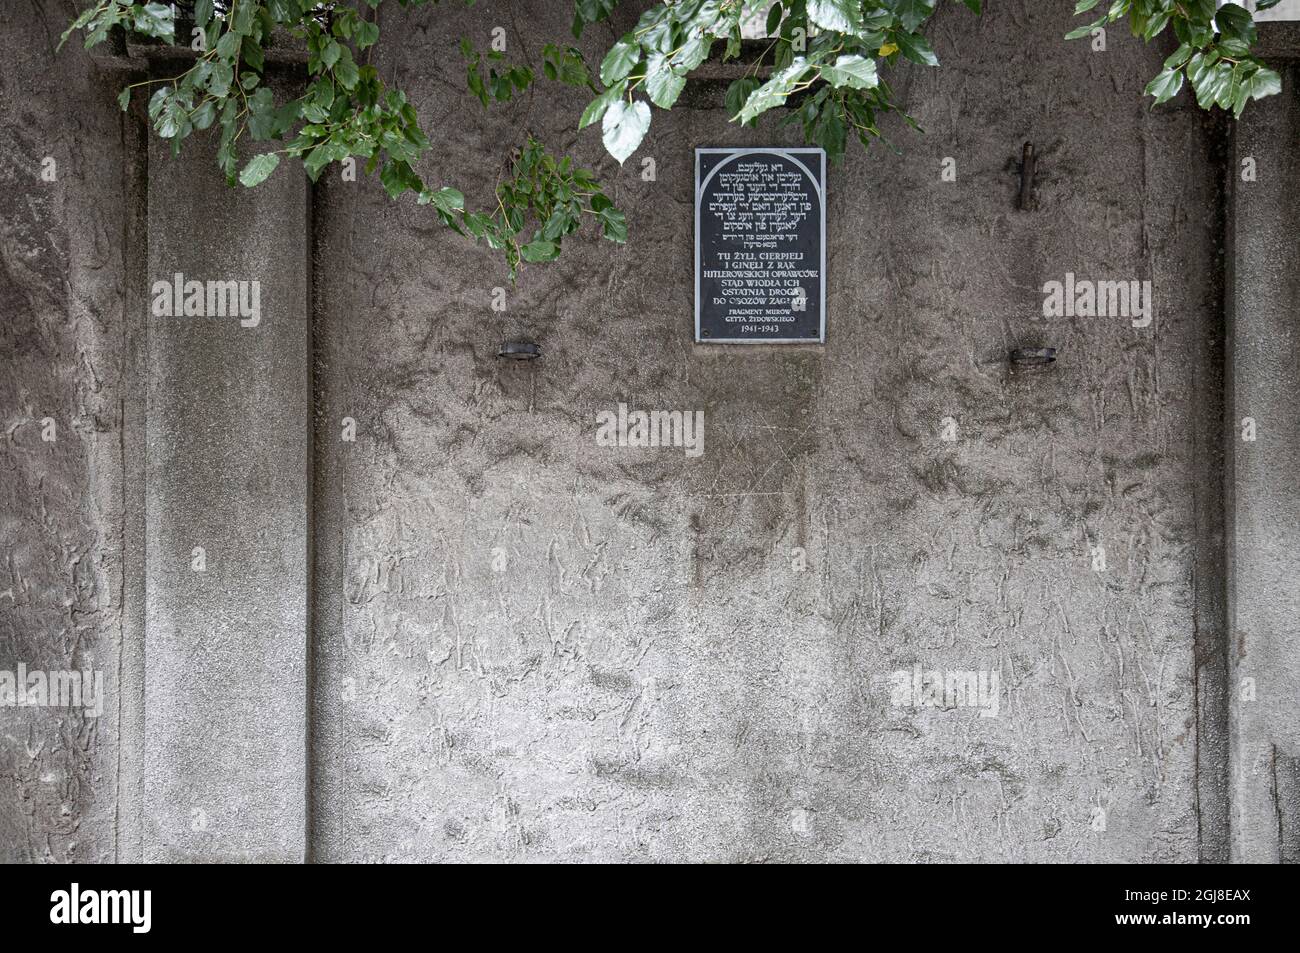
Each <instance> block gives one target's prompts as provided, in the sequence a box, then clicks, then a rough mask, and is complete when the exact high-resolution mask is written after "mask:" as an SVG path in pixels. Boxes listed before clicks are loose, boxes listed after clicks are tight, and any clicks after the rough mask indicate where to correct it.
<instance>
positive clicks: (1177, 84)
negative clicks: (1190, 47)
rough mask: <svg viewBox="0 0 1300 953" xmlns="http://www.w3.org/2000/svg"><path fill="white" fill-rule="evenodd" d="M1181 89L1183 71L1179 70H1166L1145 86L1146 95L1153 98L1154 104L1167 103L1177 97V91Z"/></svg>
mask: <svg viewBox="0 0 1300 953" xmlns="http://www.w3.org/2000/svg"><path fill="white" fill-rule="evenodd" d="M1182 88H1183V71H1182V70H1180V69H1166V70H1162V71H1161V72H1160V75H1158V76H1157V77H1156V78H1155V79H1153V80H1152V81H1151V82H1150V83H1148V84H1147V88H1146V90H1145V92H1146V95H1148V96H1154V97H1155V98H1156V104H1157V105H1159V104H1160V103H1164V102H1168V101H1169V100H1171V99H1173V98H1174V97H1175V96H1177V95H1178V91H1179V90H1180V89H1182Z"/></svg>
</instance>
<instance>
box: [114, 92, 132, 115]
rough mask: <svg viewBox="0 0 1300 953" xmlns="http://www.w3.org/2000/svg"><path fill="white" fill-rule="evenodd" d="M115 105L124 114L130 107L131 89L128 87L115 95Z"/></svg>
mask: <svg viewBox="0 0 1300 953" xmlns="http://www.w3.org/2000/svg"><path fill="white" fill-rule="evenodd" d="M117 104H118V105H119V106H121V107H122V112H126V110H127V108H128V107H129V106H130V105H131V87H130V86H128V87H126V88H125V89H123V90H122V91H121V92H120V93H118V94H117Z"/></svg>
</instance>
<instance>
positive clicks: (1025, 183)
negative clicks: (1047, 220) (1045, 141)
mask: <svg viewBox="0 0 1300 953" xmlns="http://www.w3.org/2000/svg"><path fill="white" fill-rule="evenodd" d="M1037 164H1038V157H1037V155H1036V154H1035V153H1034V144H1033V143H1032V142H1026V143H1025V148H1024V151H1023V152H1022V153H1021V156H1020V195H1019V197H1018V200H1017V203H1016V204H1017V207H1018V208H1019V209H1020V211H1022V212H1032V211H1034V210H1035V209H1037V208H1038V203H1037V202H1035V201H1034V172H1035V168H1036V166H1037Z"/></svg>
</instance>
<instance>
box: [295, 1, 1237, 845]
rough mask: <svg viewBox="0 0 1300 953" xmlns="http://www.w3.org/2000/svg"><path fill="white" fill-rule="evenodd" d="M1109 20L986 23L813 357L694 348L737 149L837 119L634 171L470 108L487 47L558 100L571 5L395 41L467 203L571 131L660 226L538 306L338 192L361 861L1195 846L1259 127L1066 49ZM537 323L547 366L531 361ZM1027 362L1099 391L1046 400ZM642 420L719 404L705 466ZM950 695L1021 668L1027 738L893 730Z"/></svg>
mask: <svg viewBox="0 0 1300 953" xmlns="http://www.w3.org/2000/svg"><path fill="white" fill-rule="evenodd" d="M1067 6H1068V5H1064V4H1042V3H1036V2H1007V3H995V4H991V5H990V7H991V9H990V10H989V11H988V12H987V13H986V15H985V16H984V18H983V19H981V20H976V19H974V18H973V17H972V16H971V15H970V14H969V12H968V11H966V10H964V9H961V8H960V7H959V6H958V5H945V7H944V9H943V10H942V12H941V14H940V15H939V17H938V19H937V21H936V23H935V28H934V30H933V34H934V37H935V45H936V49H937V52H938V54H939V56H940V58H941V59H942V60H943V62H944V68H943V69H941V70H936V71H926V70H922V69H920V68H911V67H904V68H901V69H899V70H898V71H897V73H896V74H895V77H894V82H895V84H896V87H897V88H898V89H899V90H900V91H901V92H902V94H903V95H904V97H905V99H906V101H907V103H908V104H909V106H910V108H911V111H912V113H913V114H914V115H915V116H916V118H917V119H918V120H919V121H920V123H921V125H922V126H923V127H924V128H925V130H926V134H925V135H924V136H920V135H916V134H913V133H910V132H908V131H907V130H906V129H905V128H904V127H903V126H902V125H901V123H897V122H891V123H888V124H887V129H888V131H889V132H890V134H891V137H892V138H893V139H894V140H895V141H896V142H897V144H898V145H899V146H900V147H901V149H902V150H903V151H902V154H901V155H896V154H893V153H891V152H889V151H888V150H886V149H883V148H877V149H873V150H872V151H871V153H870V154H862V153H860V152H858V151H856V150H855V151H852V152H851V155H850V157H849V159H848V161H847V162H846V163H845V165H844V166H843V167H842V168H838V169H832V170H831V171H830V173H829V176H828V195H829V208H828V220H829V229H828V258H829V262H828V267H829V287H828V294H829V307H828V342H827V344H826V345H825V346H824V347H814V348H802V347H800V348H793V347H744V348H741V347H730V348H728V347H699V346H695V345H694V344H692V342H691V324H692V318H691V315H692V309H693V303H692V301H693V299H692V296H693V279H692V267H693V266H692V248H693V238H692V234H693V232H692V229H693V219H692V192H693V178H692V175H693V153H692V149H693V147H694V146H699V145H769V144H779V143H791V144H793V143H795V142H797V137H796V135H795V134H794V133H793V132H792V130H790V129H788V128H787V129H777V128H775V124H774V123H772V122H770V121H769V122H768V123H765V124H764V125H763V127H762V128H760V129H758V130H739V129H737V128H735V127H734V126H731V125H728V124H727V123H726V121H725V120H726V116H725V113H724V111H723V110H722V109H721V108H714V109H696V110H686V109H681V110H675V111H674V112H673V113H672V114H671V115H669V114H664V113H662V112H661V111H658V110H656V111H655V114H654V122H653V126H652V128H651V132H650V134H649V137H648V139H647V141H646V143H645V144H644V145H643V147H642V150H641V152H640V153H638V156H637V157H636V158H634V159H633V160H632V161H630V162H629V163H628V165H627V167H626V168H624V169H623V170H621V171H620V170H618V169H617V167H615V166H613V164H612V162H611V160H609V159H608V158H604V157H603V156H602V153H601V151H600V146H599V142H598V134H597V133H596V131H595V130H590V131H588V132H587V133H585V134H581V135H579V134H578V133H576V132H575V131H574V130H575V126H576V123H575V121H574V120H575V117H576V116H577V115H578V113H579V111H580V110H581V107H582V105H583V102H584V97H582V96H581V95H580V94H576V93H570V92H567V91H565V90H559V89H557V88H556V87H548V88H546V89H545V91H544V92H538V93H537V94H536V95H535V96H532V95H530V96H527V97H525V98H524V99H523V100H522V101H521V102H520V103H518V104H515V105H513V106H508V107H496V108H494V109H493V110H492V111H491V112H489V113H482V112H481V111H480V110H479V107H478V106H477V104H476V103H474V102H473V101H472V100H471V99H470V98H469V97H468V95H467V94H466V93H465V92H464V89H463V65H462V61H461V59H460V57H459V55H458V54H457V53H456V50H455V48H456V44H457V42H458V40H459V38H460V37H461V36H462V35H468V36H470V37H472V38H473V39H474V40H475V41H476V42H477V43H478V45H479V46H480V47H483V46H486V44H487V43H488V42H489V41H490V38H491V30H492V28H493V27H495V26H502V27H505V28H506V30H507V36H508V42H509V50H508V52H509V53H510V54H511V55H512V56H523V55H524V54H525V51H528V52H529V53H531V55H532V56H533V57H534V65H535V66H536V65H537V64H536V62H535V57H536V56H537V51H538V49H539V48H540V46H541V44H542V43H544V42H546V41H548V40H555V41H559V42H564V41H565V38H566V37H567V36H568V33H567V31H568V26H569V10H568V5H567V4H556V3H550V2H547V3H542V2H532V3H513V4H507V3H504V2H497V3H480V4H478V5H477V6H476V7H475V8H474V9H473V10H472V11H469V12H464V11H460V10H458V8H455V7H450V6H446V5H443V6H441V7H440V8H438V9H436V10H423V11H418V12H414V13H411V14H404V13H401V12H400V11H398V10H396V9H395V10H393V11H385V14H384V22H383V25H384V27H385V28H386V31H388V32H390V33H401V34H402V36H403V37H404V42H403V43H402V44H400V45H396V46H388V45H384V44H381V46H380V49H379V52H378V53H377V57H378V59H377V62H378V64H379V66H380V70H381V73H382V75H384V76H385V77H386V78H387V79H389V80H391V81H395V82H398V83H400V84H402V85H403V86H405V87H406V88H407V89H408V90H410V91H411V93H412V95H413V99H414V100H415V102H416V104H417V105H418V107H419V108H420V110H421V113H422V115H423V116H424V117H426V126H427V128H429V129H430V130H431V131H432V137H433V140H434V143H435V148H434V149H433V150H432V151H431V154H430V158H429V161H428V162H427V163H426V164H425V166H424V168H423V169H422V171H423V172H424V174H425V176H426V178H427V179H428V180H429V181H431V182H434V183H438V184H443V183H446V184H453V185H456V186H458V187H461V188H462V189H463V190H464V191H465V192H466V193H467V194H468V195H469V196H470V199H471V201H477V202H479V203H482V202H485V201H487V200H488V199H489V197H490V194H491V193H490V190H491V187H492V185H493V183H494V182H495V181H496V180H497V178H498V176H499V175H500V174H501V173H502V172H503V171H504V166H503V165H502V157H503V156H504V153H505V151H506V150H507V149H508V148H509V147H511V146H512V145H514V144H516V143H518V142H519V141H520V140H521V137H522V131H523V130H524V129H531V130H533V131H534V132H536V133H537V134H538V135H540V136H541V137H543V138H544V140H545V141H546V142H547V143H548V144H549V145H550V146H552V147H553V148H555V149H557V150H561V149H566V148H568V147H570V146H572V147H573V148H574V149H575V150H576V151H577V152H578V153H579V154H580V155H583V156H586V157H587V158H588V159H589V160H590V161H591V162H593V163H596V164H598V167H599V169H600V171H602V172H603V173H604V174H605V175H606V176H607V179H608V181H609V182H610V183H611V184H612V186H613V190H614V196H615V199H616V201H617V202H618V203H619V204H620V205H621V206H622V207H623V208H624V209H625V210H626V211H627V212H628V215H629V219H630V222H631V225H632V236H631V239H630V241H629V243H628V245H627V246H626V247H623V248H616V247H613V246H611V245H609V244H607V243H599V242H597V241H596V240H595V239H594V238H593V239H590V240H589V241H587V242H586V244H585V245H584V244H582V243H581V242H580V241H578V240H570V242H569V245H568V246H567V248H568V250H567V253H566V255H565V257H564V258H563V259H562V260H561V262H560V263H558V264H555V265H552V266H548V267H546V268H533V269H528V270H526V271H525V272H524V274H523V276H522V277H521V279H520V281H519V284H518V286H517V287H510V286H509V282H508V280H507V278H506V275H505V273H504V269H503V268H502V266H501V264H500V263H499V261H498V260H497V259H496V258H495V257H494V256H493V255H492V254H491V253H489V252H488V251H486V250H485V249H481V248H480V249H475V248H472V247H469V246H467V245H466V244H465V243H463V242H462V241H461V240H459V239H458V238H457V237H456V236H454V235H451V234H449V233H447V232H446V231H444V230H442V229H441V228H439V227H438V226H437V225H436V224H435V220H434V218H433V216H432V215H431V214H429V212H428V210H427V209H419V208H416V207H415V206H414V204H413V203H410V202H404V203H399V204H396V205H394V204H392V203H390V202H389V201H388V200H387V199H386V198H385V197H384V196H383V194H382V192H381V190H380V188H379V187H378V184H377V183H374V182H364V181H363V182H357V183H349V182H343V181H339V180H338V179H337V178H330V179H329V180H328V181H325V182H324V183H322V185H321V186H320V187H318V190H317V193H316V209H315V215H316V229H317V230H316V243H317V248H316V275H317V283H316V295H317V300H316V320H317V353H318V362H319V363H318V367H317V387H318V389H319V397H320V404H319V408H320V409H319V415H318V421H317V425H318V429H317V442H318V450H317V474H316V479H317V483H316V486H317V501H316V502H317V507H318V510H317V521H318V522H317V528H316V529H317V548H318V569H319V572H320V576H319V578H318V585H319V587H320V588H319V590H318V593H317V600H318V602H317V620H316V622H317V643H316V652H317V656H316V659H315V678H316V681H315V698H314V705H315V716H314V729H313V730H314V732H315V735H314V742H313V751H312V756H313V760H314V770H315V774H316V779H317V781H316V788H315V797H314V803H313V817H312V821H313V848H314V855H315V856H316V857H318V858H320V859H328V860H342V859H347V860H417V859H419V860H480V859H518V860H642V859H643V860H734V861H764V860H814V859H822V860H895V861H904V860H913V861H919V860H932V861H943V860H954V861H977V860H1007V861H1066V860H1070V861H1191V860H1195V859H1196V858H1197V855H1198V823H1199V818H1198V802H1197V761H1196V744H1197V710H1198V709H1197V701H1198V699H1197V666H1196V656H1195V654H1194V645H1195V639H1196V634H1197V619H1196V608H1197V606H1198V604H1199V602H1200V601H1201V600H1202V596H1201V593H1200V591H1199V589H1198V587H1200V588H1201V589H1203V588H1205V587H1214V586H1217V585H1219V580H1218V576H1217V575H1216V574H1214V573H1213V572H1212V573H1211V575H1210V576H1209V577H1206V576H1204V575H1201V573H1202V572H1203V571H1205V570H1206V569H1207V568H1209V569H1210V570H1214V569H1215V567H1213V566H1209V567H1206V565H1205V564H1204V562H1203V561H1202V562H1201V563H1198V560H1197V556H1198V554H1197V551H1196V534H1197V520H1198V518H1199V516H1198V514H1203V513H1205V512H1208V511H1210V510H1212V506H1207V505H1206V501H1205V499H1204V493H1205V488H1206V487H1207V486H1213V477H1214V473H1210V472H1207V471H1208V469H1209V468H1211V467H1212V466H1213V465H1214V454H1212V453H1210V452H1208V451H1207V447H1206V442H1205V415H1206V414H1207V413H1209V414H1217V407H1218V405H1217V402H1216V399H1215V398H1213V397H1210V398H1207V397H1206V394H1207V393H1211V394H1212V393H1213V391H1214V387H1213V386H1209V385H1211V384H1213V383H1214V382H1217V380H1218V377H1219V370H1218V364H1217V360H1218V352H1217V349H1216V346H1215V338H1216V335H1217V334H1218V320H1219V319H1218V314H1219V310H1220V305H1221V301H1220V296H1221V289H1220V287H1219V283H1218V279H1217V277H1216V276H1217V274H1218V272H1219V262H1218V257H1217V256H1218V249H1217V247H1216V243H1217V238H1218V235H1219V232H1220V227H1221V222H1220V211H1219V209H1220V203H1221V200H1220V195H1219V186H1218V182H1217V172H1216V169H1217V167H1218V162H1217V159H1216V154H1215V149H1216V148H1217V145H1218V144H1217V142H1216V130H1215V129H1214V127H1213V126H1212V125H1211V124H1210V123H1208V122H1207V121H1206V120H1205V119H1204V117H1203V116H1202V114H1200V113H1199V112H1197V111H1196V110H1195V108H1194V105H1193V104H1192V103H1191V102H1190V101H1189V100H1188V99H1187V98H1186V97H1184V98H1183V99H1180V100H1179V101H1178V102H1177V103H1175V104H1172V105H1171V106H1167V107H1164V108H1161V109H1158V110H1155V111H1152V110H1150V109H1149V106H1148V104H1147V103H1146V102H1144V101H1143V99H1142V88H1143V86H1144V85H1145V84H1146V82H1147V80H1148V79H1149V78H1150V77H1151V76H1152V75H1154V73H1155V72H1156V71H1157V69H1158V67H1159V63H1160V60H1161V59H1162V57H1163V56H1164V55H1165V54H1166V53H1167V52H1168V51H1166V50H1164V49H1162V48H1159V47H1157V48H1144V47H1142V46H1141V45H1140V44H1138V43H1137V42H1136V41H1134V40H1132V39H1130V38H1128V37H1127V36H1125V35H1124V34H1123V32H1122V31H1119V30H1116V31H1112V33H1111V36H1110V38H1109V49H1108V50H1107V51H1106V52H1094V51H1093V50H1091V49H1090V47H1089V46H1088V44H1086V43H1066V42H1065V41H1063V40H1062V39H1061V37H1062V36H1063V35H1064V34H1065V32H1066V31H1067V30H1068V29H1069V28H1070V26H1071V23H1070V17H1069V10H1068V9H1067ZM626 25H627V24H626V23H620V24H617V25H616V26H615V27H614V28H613V29H610V28H597V29H595V30H594V33H593V35H592V36H590V37H588V38H587V40H585V41H584V45H585V46H586V48H587V49H588V51H589V52H592V53H594V52H595V51H597V49H598V48H599V47H600V45H601V44H602V43H605V42H607V41H608V40H610V39H612V38H613V37H614V36H616V34H617V31H618V30H620V29H622V28H625V27H626ZM1030 140H1032V141H1033V142H1035V143H1036V144H1037V145H1038V149H1039V153H1040V156H1041V158H1040V161H1039V167H1040V177H1039V179H1040V180H1039V186H1038V204H1039V208H1038V211H1036V212H1030V213H1021V212H1017V211H1015V195H1016V191H1017V187H1018V177H1017V175H1016V172H1015V170H1014V168H1013V167H1012V166H1011V165H1010V163H1012V161H1013V160H1014V159H1015V158H1016V157H1018V156H1019V154H1020V149H1021V146H1022V144H1023V143H1024V142H1026V141H1030ZM485 143H487V144H490V149H485V147H484V144H485ZM643 156H650V157H653V158H654V159H655V161H656V173H657V178H656V181H653V182H647V181H643V180H642V177H641V175H640V171H641V166H640V158H641V157H643ZM944 157H952V158H953V159H955V160H956V166H957V171H958V178H957V181H956V182H955V183H945V182H941V181H940V171H941V163H942V160H943V158H944ZM1067 272H1072V273H1074V274H1076V275H1077V276H1079V277H1080V278H1087V279H1091V280H1100V279H1124V280H1150V281H1152V283H1153V288H1154V310H1155V318H1154V322H1153V323H1152V324H1151V326H1150V327H1147V328H1135V327H1133V326H1132V324H1131V322H1130V321H1129V320H1128V319H1127V318H1126V317H1120V316H1116V317H1108V318H1078V319H1068V318H1062V319H1053V320H1043V319H1042V318H1041V308H1042V297H1043V296H1042V292H1041V289H1042V287H1043V284H1044V283H1045V282H1047V281H1051V280H1064V277H1065V275H1066V273H1067ZM494 286H504V287H505V288H506V292H507V300H508V309H507V310H506V311H505V312H504V313H498V312H494V311H493V310H492V309H491V307H490V304H491V296H492V291H493V287H494ZM516 337H531V338H534V339H536V340H538V341H540V343H541V345H542V347H543V349H544V353H545V356H544V357H543V359H542V360H541V361H539V362H536V363H534V364H526V365H522V366H519V365H510V366H506V365H505V364H503V363H502V362H498V361H497V360H496V359H495V357H494V355H495V350H496V347H497V345H498V344H499V343H500V342H501V341H502V340H505V339H510V338H516ZM1020 344H1048V345H1053V346H1057V347H1059V348H1060V349H1061V350H1060V360H1059V362H1058V363H1057V364H1056V365H1055V366H1054V367H1053V368H1051V369H1050V370H1047V371H1044V372H1040V373H1023V372H1012V371H1010V370H1009V368H1008V365H1007V360H1006V357H1007V351H1008V348H1010V347H1012V346H1015V345H1020ZM620 401H622V402H626V403H627V404H629V405H630V406H631V407H633V408H637V409H645V410H655V409H662V410H673V409H676V410H683V411H687V410H702V411H703V412H704V414H705V421H706V424H705V448H706V449H705V452H704V454H703V455H702V456H701V457H698V458H688V457H687V456H685V455H684V454H683V452H682V451H681V450H674V449H657V450H630V449H621V450H620V449H606V448H601V447H598V446H596V444H595V440H594V434H595V415H596V414H597V413H598V412H599V411H602V410H612V409H614V408H615V406H616V405H617V403H618V402H620ZM1206 408H1210V409H1209V410H1207V409H1206ZM344 417H352V418H354V419H355V420H356V421H357V426H358V437H357V440H356V442H355V443H348V442H344V441H343V440H342V439H341V437H340V428H341V426H342V423H341V421H342V418H344ZM945 418H952V423H953V424H955V426H956V431H955V432H956V435H957V439H956V440H955V441H945V440H943V439H941V437H942V436H943V434H944V429H945V422H944V421H945ZM1214 428H1215V429H1214V433H1215V436H1216V438H1217V435H1218V433H1219V431H1218V423H1217V420H1215V421H1214ZM1213 492H1214V494H1215V496H1216V498H1217V493H1218V488H1217V486H1216V487H1214V489H1213ZM1198 494H1199V495H1200V498H1198ZM1198 504H1199V505H1198ZM1100 549H1104V559H1105V569H1104V570H1099V569H1098V568H1095V567H1099V566H1100V565H1101V563H1100V558H1101V555H1102V554H1101V552H1100V551H1099V550H1100ZM800 568H803V569H804V571H802V572H801V571H798V569H800ZM1211 601H1212V600H1211ZM915 665H920V666H922V667H923V668H924V669H925V670H926V671H929V670H939V671H968V670H970V671H985V672H987V673H996V674H997V676H998V679H999V686H1000V691H999V711H998V715H997V717H991V718H985V717H980V715H979V714H978V712H977V711H976V710H974V709H972V708H969V707H956V708H951V709H948V710H939V709H934V708H920V709H918V708H907V707H899V706H896V705H894V704H891V692H890V689H891V682H890V675H891V673H893V672H895V671H899V670H904V671H911V670H912V668H913V666H915ZM1214 809H1216V808H1215V806H1214V805H1202V810H1214ZM1219 813H1220V814H1221V809H1219Z"/></svg>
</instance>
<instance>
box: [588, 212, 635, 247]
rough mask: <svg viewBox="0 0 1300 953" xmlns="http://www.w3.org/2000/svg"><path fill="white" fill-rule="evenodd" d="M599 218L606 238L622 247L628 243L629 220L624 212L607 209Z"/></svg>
mask: <svg viewBox="0 0 1300 953" xmlns="http://www.w3.org/2000/svg"><path fill="white" fill-rule="evenodd" d="M593 204H594V203H593ZM597 217H598V218H599V219H600V225H601V230H602V231H603V233H604V235H605V237H606V238H608V239H609V240H610V241H611V242H618V243H619V244H620V245H621V244H623V243H624V242H626V241H627V218H626V217H625V216H624V215H623V213H622V212H620V211H619V210H618V209H616V208H607V209H604V210H603V211H601V212H600V213H599V214H598V216H597Z"/></svg>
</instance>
